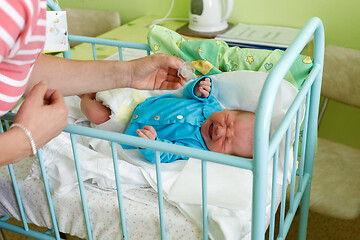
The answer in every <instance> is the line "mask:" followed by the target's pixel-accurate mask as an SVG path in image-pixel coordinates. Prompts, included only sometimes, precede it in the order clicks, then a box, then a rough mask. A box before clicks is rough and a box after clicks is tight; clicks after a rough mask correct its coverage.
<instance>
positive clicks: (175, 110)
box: [81, 76, 255, 163]
mask: <svg viewBox="0 0 360 240" xmlns="http://www.w3.org/2000/svg"><path fill="white" fill-rule="evenodd" d="M211 93H212V80H211V78H210V77H208V76H205V77H202V78H199V79H197V80H196V81H193V82H190V83H189V84H188V85H187V86H186V87H185V88H184V91H183V97H182V98H179V97H177V96H175V95H173V94H167V95H163V96H158V97H151V98H148V99H146V100H145V101H144V102H143V103H141V104H139V105H138V106H137V107H136V108H135V110H134V113H133V115H132V119H131V122H130V125H129V127H128V129H127V130H126V132H125V134H128V135H133V136H140V137H142V138H147V139H152V140H156V141H162V142H169V143H174V144H178V145H183V146H188V147H193V148H198V149H205V150H210V151H215V152H219V153H225V154H230V155H236V156H241V157H246V158H250V157H252V152H253V133H254V120H255V114H254V113H252V112H247V111H242V110H229V109H223V108H222V107H221V106H220V103H219V102H218V100H217V99H216V98H215V97H213V96H212V94H211ZM93 97H94V96H92V95H90V94H87V95H83V96H82V102H81V108H82V110H83V113H84V114H85V115H86V116H87V117H88V119H89V120H90V121H92V122H94V123H95V124H100V123H103V122H105V121H107V120H108V119H109V116H110V114H111V111H110V109H108V108H107V107H106V106H104V105H102V104H101V103H100V102H96V101H93V99H92V98H93ZM99 118H101V119H99ZM122 146H123V148H125V149H131V148H135V147H132V146H128V145H125V144H122ZM139 151H140V152H141V153H142V154H143V155H144V156H145V157H146V159H147V160H149V161H150V162H152V163H154V162H155V156H154V155H155V154H154V151H153V150H148V149H142V148H139ZM178 159H188V158H187V157H183V156H178V155H175V154H171V153H161V155H160V161H161V162H172V161H175V160H178Z"/></svg>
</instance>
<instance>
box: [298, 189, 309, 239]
mask: <svg viewBox="0 0 360 240" xmlns="http://www.w3.org/2000/svg"><path fill="white" fill-rule="evenodd" d="M310 189H311V182H309V183H308V184H307V186H306V188H305V191H304V195H303V198H302V200H301V204H300V222H299V233H298V239H299V240H305V239H306V233H307V224H308V217H309V203H310Z"/></svg>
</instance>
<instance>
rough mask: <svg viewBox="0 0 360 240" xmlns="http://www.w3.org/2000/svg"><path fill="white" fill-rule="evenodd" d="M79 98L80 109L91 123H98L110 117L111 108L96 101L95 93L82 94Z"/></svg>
mask: <svg viewBox="0 0 360 240" xmlns="http://www.w3.org/2000/svg"><path fill="white" fill-rule="evenodd" d="M80 98H81V104H80V107H81V111H82V112H83V113H84V115H85V116H86V117H87V118H88V119H89V120H90V121H91V122H92V123H94V124H96V125H98V124H101V123H104V122H106V121H107V120H109V119H110V115H111V110H110V109H109V108H108V107H106V106H104V105H103V104H102V103H101V102H98V101H96V99H95V98H96V93H87V94H83V95H81V96H80Z"/></svg>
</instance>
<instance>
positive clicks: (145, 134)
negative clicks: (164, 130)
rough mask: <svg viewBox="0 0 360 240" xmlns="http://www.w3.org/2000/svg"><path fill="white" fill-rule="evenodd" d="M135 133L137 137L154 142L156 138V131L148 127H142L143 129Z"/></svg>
mask: <svg viewBox="0 0 360 240" xmlns="http://www.w3.org/2000/svg"><path fill="white" fill-rule="evenodd" d="M136 133H137V134H138V135H139V137H142V138H147V139H151V140H155V139H156V136H157V133H156V130H155V129H154V128H153V127H152V126H149V125H146V126H144V127H143V129H138V130H136Z"/></svg>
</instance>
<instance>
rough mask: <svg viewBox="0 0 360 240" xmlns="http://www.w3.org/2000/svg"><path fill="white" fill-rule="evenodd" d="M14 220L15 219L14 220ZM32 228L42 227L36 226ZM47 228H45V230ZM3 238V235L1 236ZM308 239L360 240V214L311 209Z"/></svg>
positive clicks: (293, 234)
mask: <svg viewBox="0 0 360 240" xmlns="http://www.w3.org/2000/svg"><path fill="white" fill-rule="evenodd" d="M13 222H14V221H13ZM298 222H299V216H298V215H296V216H295V218H294V222H293V224H292V226H291V228H290V230H289V233H288V236H287V239H290V240H293V239H297V232H298V231H297V225H298ZM31 228H33V229H34V230H35V229H41V228H39V227H36V226H31ZM45 230H46V229H44V231H45ZM3 232H4V236H5V240H30V239H32V238H30V237H25V236H21V235H19V234H16V233H12V232H9V231H3ZM67 239H68V240H80V239H79V238H77V237H72V236H67ZM0 240H1V237H0ZM307 240H360V216H359V217H358V218H357V219H354V220H341V219H335V218H331V217H327V216H324V215H321V214H317V213H315V212H312V211H310V213H309V224H308V234H307Z"/></svg>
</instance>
